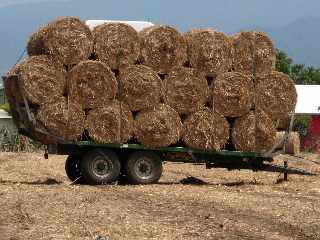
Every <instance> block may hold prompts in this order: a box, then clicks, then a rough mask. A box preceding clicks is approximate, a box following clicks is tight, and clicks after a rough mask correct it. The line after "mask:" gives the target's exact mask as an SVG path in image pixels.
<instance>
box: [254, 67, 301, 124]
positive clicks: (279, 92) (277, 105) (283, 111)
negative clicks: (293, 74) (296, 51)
mask: <svg viewBox="0 0 320 240" xmlns="http://www.w3.org/2000/svg"><path fill="white" fill-rule="evenodd" d="M255 84H256V90H255V92H256V99H255V100H256V106H257V107H259V108H261V109H262V110H263V111H264V112H265V113H267V114H268V115H269V116H270V117H271V118H272V119H274V120H275V119H282V118H286V117H287V116H288V115H289V114H290V113H291V112H293V111H294V108H295V105H296V102H297V92H296V88H295V84H294V82H293V80H292V79H291V78H290V77H289V76H288V75H286V74H284V73H280V72H275V71H273V72H271V73H268V74H262V75H258V76H257V77H256V80H255Z"/></svg>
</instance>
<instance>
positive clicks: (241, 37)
mask: <svg viewBox="0 0 320 240" xmlns="http://www.w3.org/2000/svg"><path fill="white" fill-rule="evenodd" d="M230 39H231V40H232V43H233V46H234V61H233V70H234V71H237V72H242V73H245V74H253V73H254V65H253V63H254V42H255V39H254V34H253V33H252V32H241V33H238V34H236V35H234V36H232V37H231V38H230Z"/></svg>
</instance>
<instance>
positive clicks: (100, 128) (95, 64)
mask: <svg viewBox="0 0 320 240" xmlns="http://www.w3.org/2000/svg"><path fill="white" fill-rule="evenodd" d="M27 51H28V54H29V58H27V59H26V60H25V61H23V62H21V63H19V64H18V65H16V66H15V67H14V68H13V69H12V70H10V71H9V73H8V77H9V78H10V76H12V75H18V76H19V78H20V83H21V89H17V86H15V85H11V84H6V93H7V95H8V98H9V101H10V104H11V105H12V107H13V108H15V106H17V104H19V105H21V104H24V99H23V98H22V95H24V97H25V99H26V100H27V101H28V103H29V105H30V107H31V111H32V112H33V114H34V116H35V119H36V123H37V125H38V126H41V127H43V128H44V129H45V130H46V131H47V132H48V133H49V134H50V135H53V136H55V137H57V139H63V140H71V141H77V140H83V139H90V140H93V141H96V142H100V143H127V142H138V143H141V144H143V145H146V146H149V147H152V148H158V147H165V146H170V145H174V144H181V145H185V146H187V147H190V148H195V149H203V150H213V151H219V150H222V149H225V146H226V143H227V142H229V143H230V142H231V143H232V146H233V147H234V148H235V149H236V150H240V151H255V152H266V151H268V150H270V149H271V148H272V147H273V145H274V144H275V143H276V130H275V126H274V123H275V122H277V121H279V119H284V118H286V117H287V116H288V114H290V113H291V112H292V111H293V108H294V106H295V102H296V92H295V88H294V83H293V81H292V80H291V79H290V78H289V77H288V76H287V75H285V74H282V73H278V72H275V59H276V52H275V48H274V46H273V44H272V41H271V40H270V38H269V37H268V36H266V35H265V34H264V33H260V32H242V33H239V34H236V35H234V36H227V35H225V34H224V33H221V32H218V31H215V30H211V29H195V30H191V31H189V32H187V33H185V34H182V33H180V32H179V31H177V30H176V29H174V28H173V27H170V26H163V25H160V26H153V27H149V28H146V29H144V30H142V31H141V32H137V31H136V30H135V29H134V28H132V27H131V26H129V25H127V24H124V23H105V24H103V25H100V26H98V27H96V28H95V29H93V30H92V31H90V30H89V28H88V27H87V26H86V25H85V23H84V22H82V21H81V20H80V19H78V18H75V17H63V18H59V19H57V20H55V21H53V22H51V23H49V24H47V25H46V26H44V27H41V28H40V29H39V30H38V31H37V32H35V33H34V34H32V36H31V37H30V39H29V42H28V45H27ZM18 121H20V120H19V119H18ZM38 140H40V141H41V140H42V139H41V138H40V137H39V139H38ZM43 142H44V141H43Z"/></svg>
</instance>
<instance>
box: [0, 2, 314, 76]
mask: <svg viewBox="0 0 320 240" xmlns="http://www.w3.org/2000/svg"><path fill="white" fill-rule="evenodd" d="M16 1H17V2H18V0H16ZM19 1H20V2H25V3H27V2H28V1H29V2H30V0H19ZM32 2H33V3H29V4H19V5H10V6H7V7H1V5H0V23H1V24H0V75H2V74H4V73H5V72H6V71H7V70H8V69H9V68H10V67H11V66H12V65H13V64H14V63H15V62H16V60H17V59H18V57H19V56H20V54H21V53H22V51H23V49H24V48H25V45H26V42H27V40H28V37H29V35H30V34H31V33H32V32H33V31H35V30H36V29H37V28H38V27H39V26H40V25H41V24H44V23H47V22H48V21H50V20H52V19H55V18H56V17H57V16H66V15H69V16H80V17H81V18H83V19H119V20H121V19H122V20H125V19H126V20H147V21H152V22H154V23H164V24H170V25H173V26H176V27H178V28H179V29H180V30H181V31H186V30H187V29H189V28H196V27H214V28H216V29H218V30H220V31H223V32H226V33H234V32H236V31H240V30H245V29H249V28H251V29H252V26H258V28H259V29H266V31H267V32H269V34H270V35H271V36H272V37H273V39H274V41H275V43H276V45H277V47H278V48H280V49H281V50H284V51H286V52H288V54H289V56H290V57H292V58H293V59H294V61H295V62H298V63H304V64H306V65H314V66H320V56H319V49H320V48H319V46H318V43H320V27H319V26H320V16H319V17H305V16H312V15H315V14H317V15H319V13H318V10H317V9H319V5H320V2H319V1H318V0H310V1H309V2H308V3H309V4H305V2H304V1H302V0H283V1H278V0H269V1H262V2H261V1H253V0H251V1H234V0H224V1H218V0H216V1H212V0H203V1H201V4H198V3H197V2H196V1H193V2H192V1H191V2H190V3H188V4H186V5H183V4H182V3H181V1H171V0H162V1H149V0H140V1H139V2H137V1H130V0H123V1H121V3H120V2H119V1H117V0H108V1H95V3H94V4H92V3H91V1H75V0H64V1H63V3H61V1H58V2H54V1H37V0H32ZM2 4H4V3H2ZM275 5H276V6H277V7H276V8H275V7H274V6H275ZM123 6H126V7H123ZM168 6H170V7H169V8H168ZM210 6H211V7H210ZM213 6H214V7H213ZM284 9H285V10H284ZM294 19H298V20H294Z"/></svg>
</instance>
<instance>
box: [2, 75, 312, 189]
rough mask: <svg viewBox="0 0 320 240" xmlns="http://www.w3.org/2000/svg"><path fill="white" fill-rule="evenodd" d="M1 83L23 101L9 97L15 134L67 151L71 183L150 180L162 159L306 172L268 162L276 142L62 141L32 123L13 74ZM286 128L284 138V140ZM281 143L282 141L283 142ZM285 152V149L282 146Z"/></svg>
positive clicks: (154, 179)
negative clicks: (220, 145) (156, 144)
mask: <svg viewBox="0 0 320 240" xmlns="http://www.w3.org/2000/svg"><path fill="white" fill-rule="evenodd" d="M3 80H4V83H5V86H6V88H12V89H15V90H16V91H17V94H19V95H20V96H21V98H22V99H23V104H21V103H19V102H18V101H17V100H15V101H16V102H10V106H11V109H12V112H11V113H12V116H13V120H14V122H15V124H16V126H17V127H18V130H19V133H20V134H23V135H25V136H28V137H30V138H31V139H41V142H42V143H43V144H45V145H47V151H46V152H45V157H48V153H55V154H60V155H68V157H67V159H66V164H65V170H66V174H67V176H68V177H69V179H70V180H71V181H72V182H79V183H89V184H108V183H112V182H114V181H116V180H118V179H119V178H121V177H125V178H126V179H127V180H128V181H129V182H130V183H133V184H149V183H155V182H157V181H158V180H159V179H160V177H161V175H162V169H163V168H162V164H163V162H166V161H171V162H185V163H197V164H204V165H205V166H206V168H208V169H210V168H227V169H229V170H233V169H239V170H240V169H252V170H254V171H272V172H283V173H285V179H286V176H287V173H296V174H307V175H310V174H308V173H307V172H305V171H301V170H297V169H289V168H288V166H287V162H284V167H279V166H275V165H272V164H270V162H272V160H273V157H274V156H275V155H277V154H279V152H275V149H276V146H275V147H274V148H273V149H271V150H270V151H269V152H267V153H264V154H259V153H255V152H240V151H227V150H222V151H208V150H197V149H192V148H188V147H182V146H169V147H163V148H150V147H146V146H143V145H141V144H135V143H128V144H99V143H95V142H92V141H79V142H66V141H64V140H63V139H61V138H59V137H57V136H54V135H52V134H51V133H49V132H47V131H46V129H45V128H43V126H39V125H38V124H37V123H36V120H35V116H34V114H33V113H32V111H31V110H30V109H31V108H30V106H29V103H28V101H27V99H26V97H25V96H24V94H23V91H21V86H20V81H19V77H18V76H11V77H10V79H8V78H7V77H3ZM292 123H293V116H292V119H291V124H290V127H289V129H288V131H287V133H286V134H285V136H284V138H283V142H284V143H286V141H287V140H288V134H289V133H290V131H291V128H292ZM285 145H286V144H284V146H285ZM282 152H285V149H283V150H282Z"/></svg>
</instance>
